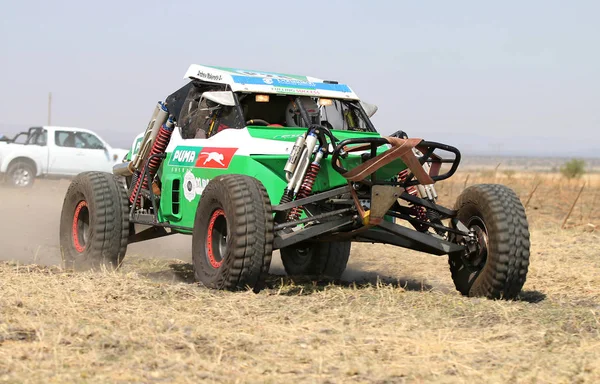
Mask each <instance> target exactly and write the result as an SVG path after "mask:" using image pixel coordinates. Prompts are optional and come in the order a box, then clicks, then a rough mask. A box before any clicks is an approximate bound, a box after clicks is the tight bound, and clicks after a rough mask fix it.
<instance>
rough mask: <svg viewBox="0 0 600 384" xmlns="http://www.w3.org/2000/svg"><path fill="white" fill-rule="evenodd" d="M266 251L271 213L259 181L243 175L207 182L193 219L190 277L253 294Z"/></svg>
mask: <svg viewBox="0 0 600 384" xmlns="http://www.w3.org/2000/svg"><path fill="white" fill-rule="evenodd" d="M272 251H273V212H272V210H271V202H270V200H269V195H268V194H267V191H266V190H265V187H264V186H263V185H262V183H261V182H260V181H258V180H256V179H254V178H252V177H248V176H243V175H225V176H219V177H217V178H215V179H213V180H211V181H210V182H209V183H208V185H207V186H206V188H205V189H204V191H203V193H202V197H201V199H200V203H199V204H198V209H197V210H196V218H195V221H194V230H193V237H192V258H193V263H194V271H195V272H194V273H195V276H196V279H197V280H198V281H200V282H201V283H202V284H204V285H205V286H207V287H209V288H215V289H227V290H240V289H247V288H252V289H253V290H254V291H255V292H258V291H260V289H261V288H262V283H263V281H264V278H265V275H266V273H267V272H268V271H269V266H270V264H271V254H272Z"/></svg>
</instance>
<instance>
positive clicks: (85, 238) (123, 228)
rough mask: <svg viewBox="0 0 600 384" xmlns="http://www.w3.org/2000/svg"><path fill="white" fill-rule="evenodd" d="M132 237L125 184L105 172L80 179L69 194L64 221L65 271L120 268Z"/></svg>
mask: <svg viewBox="0 0 600 384" xmlns="http://www.w3.org/2000/svg"><path fill="white" fill-rule="evenodd" d="M128 235H129V200H128V198H127V193H126V191H125V188H124V187H123V183H122V182H121V181H120V180H119V179H118V178H117V177H116V176H114V175H112V174H110V173H105V172H84V173H80V174H79V175H77V176H76V177H75V179H73V181H72V182H71V185H70V186H69V189H68V190H67V194H66V196H65V200H64V202H63V208H62V214H61V218H60V248H61V252H62V255H63V262H64V264H65V267H66V268H73V269H76V270H84V269H90V268H95V269H97V268H100V267H107V268H110V269H114V268H117V267H119V265H120V264H121V262H122V261H123V258H124V257H125V252H126V251H127V238H128Z"/></svg>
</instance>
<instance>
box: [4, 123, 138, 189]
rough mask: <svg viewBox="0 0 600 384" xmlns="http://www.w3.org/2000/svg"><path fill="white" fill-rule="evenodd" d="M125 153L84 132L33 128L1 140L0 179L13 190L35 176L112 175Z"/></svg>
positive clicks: (28, 184)
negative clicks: (109, 173)
mask: <svg viewBox="0 0 600 384" xmlns="http://www.w3.org/2000/svg"><path fill="white" fill-rule="evenodd" d="M126 153H127V150H126V149H118V148H111V147H110V145H108V143H106V141H104V140H102V138H100V136H98V135H97V134H95V133H94V132H92V131H89V130H87V129H81V128H67V127H55V126H44V127H33V128H29V130H28V131H27V132H21V133H19V134H17V135H16V136H15V137H14V138H12V139H6V138H4V139H2V140H0V177H4V178H5V180H6V181H7V182H8V183H9V184H11V185H13V186H15V187H29V186H31V185H33V181H34V179H35V178H36V177H46V176H48V177H63V176H75V175H77V174H78V173H81V172H85V171H105V172H111V171H112V167H113V165H114V164H116V163H118V162H120V161H121V160H122V159H123V157H124V156H125V154H126Z"/></svg>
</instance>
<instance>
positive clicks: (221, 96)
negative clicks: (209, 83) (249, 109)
mask: <svg viewBox="0 0 600 384" xmlns="http://www.w3.org/2000/svg"><path fill="white" fill-rule="evenodd" d="M202 99H206V100H210V101H212V102H214V103H217V104H219V105H226V106H228V107H233V106H234V105H235V98H234V97H233V92H231V91H209V92H204V93H203V94H202V96H201V97H200V104H202Z"/></svg>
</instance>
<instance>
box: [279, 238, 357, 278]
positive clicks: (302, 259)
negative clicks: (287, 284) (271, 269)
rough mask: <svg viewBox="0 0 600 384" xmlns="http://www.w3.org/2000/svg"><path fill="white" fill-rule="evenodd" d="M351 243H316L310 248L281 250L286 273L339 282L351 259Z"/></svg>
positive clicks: (300, 247)
mask: <svg viewBox="0 0 600 384" xmlns="http://www.w3.org/2000/svg"><path fill="white" fill-rule="evenodd" d="M351 246H352V243H350V242H349V241H340V242H331V243H314V244H311V245H309V246H308V247H302V246H297V247H287V248H282V249H280V250H279V252H280V253H281V261H282V263H283V267H284V268H285V272H286V273H287V274H288V275H290V276H294V275H296V276H298V275H304V276H316V277H319V278H324V279H329V280H338V279H339V278H340V277H341V276H342V273H344V270H345V269H346V265H347V264H348V258H350V247H351Z"/></svg>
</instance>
